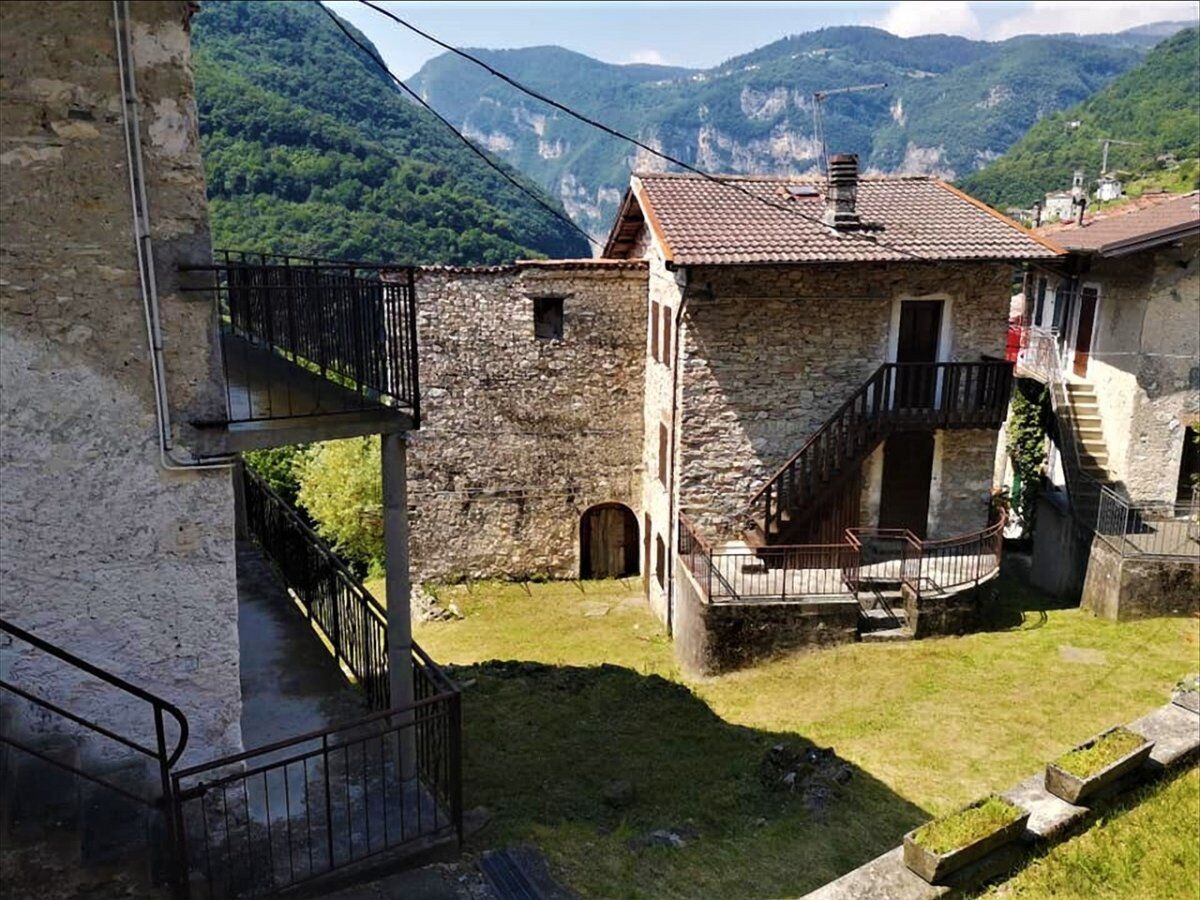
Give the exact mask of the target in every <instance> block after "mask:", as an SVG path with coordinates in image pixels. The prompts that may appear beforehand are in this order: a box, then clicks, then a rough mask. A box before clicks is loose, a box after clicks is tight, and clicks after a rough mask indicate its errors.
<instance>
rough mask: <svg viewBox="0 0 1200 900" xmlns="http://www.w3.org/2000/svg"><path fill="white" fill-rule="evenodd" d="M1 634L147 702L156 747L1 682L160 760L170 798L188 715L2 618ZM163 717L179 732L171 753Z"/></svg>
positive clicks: (12, 740)
mask: <svg viewBox="0 0 1200 900" xmlns="http://www.w3.org/2000/svg"><path fill="white" fill-rule="evenodd" d="M0 631H3V632H5V633H6V634H10V635H12V636H13V637H15V638H16V639H17V640H20V641H22V642H23V643H26V644H28V645H30V646H31V647H34V648H35V649H37V650H40V651H42V652H43V653H46V654H49V655H50V656H53V657H54V658H56V659H59V660H61V661H62V662H65V663H67V664H68V665H69V666H71V667H73V668H75V669H78V670H79V671H80V672H84V673H86V674H88V675H91V676H92V677H93V678H97V679H99V680H100V681H103V682H105V683H106V684H109V685H112V686H113V687H115V688H117V689H118V690H120V691H122V692H124V693H126V694H129V695H130V696H132V697H135V698H137V699H138V700H142V701H144V702H145V703H148V704H150V707H151V708H152V709H153V711H154V731H155V743H154V746H148V745H146V744H143V743H140V742H139V741H136V740H134V739H133V738H129V737H126V736H124V735H121V734H118V733H117V732H115V731H113V730H112V729H110V728H106V727H105V726H103V725H100V724H99V723H98V722H94V721H92V720H91V719H88V718H87V717H86V716H83V715H81V714H79V713H74V712H71V711H70V710H68V709H66V708H65V707H63V706H61V705H59V704H57V703H54V702H52V701H50V700H47V699H45V698H44V697H39V696H37V695H36V694H33V693H32V692H31V691H29V690H27V689H25V688H22V687H19V686H17V685H15V684H12V683H11V682H9V681H0V688H3V689H4V690H7V691H10V692H11V693H13V694H16V695H17V696H19V697H21V698H23V699H24V700H26V701H28V702H30V703H33V704H34V705H36V706H40V707H41V708H43V709H46V710H49V711H50V712H52V713H54V714H56V715H60V716H63V717H64V718H66V719H67V720H68V721H71V722H74V723H75V724H76V725H79V726H81V727H83V728H86V729H88V730H89V731H92V732H94V733H96V734H99V735H101V736H102V737H105V738H107V739H109V740H113V741H115V742H117V743H119V744H121V745H122V746H125V747H128V748H129V749H131V750H134V751H136V752H138V753H141V754H143V755H145V756H148V757H150V758H151V759H154V760H155V761H157V763H158V769H159V778H160V780H161V784H162V789H163V794H162V796H163V798H164V799H166V798H169V797H170V792H171V782H170V772H171V768H172V767H173V766H174V765H175V763H177V762H178V761H179V758H180V757H181V756H182V755H183V751H184V749H185V748H186V747H187V741H188V720H187V716H185V715H184V714H183V712H182V711H181V710H180V709H179V707H177V706H176V705H175V704H173V703H171V702H170V701H168V700H164V699H163V698H162V697H159V696H158V695H157V694H154V693H151V692H150V691H148V690H146V689H145V688H141V687H138V686H137V685H136V684H132V683H131V682H129V681H126V680H125V679H124V678H121V677H120V676H119V675H114V674H113V673H111V672H108V671H106V670H104V669H102V668H100V667H99V666H97V665H95V664H93V663H90V662H88V661H87V660H85V659H83V658H81V657H79V656H76V655H75V654H74V653H71V652H69V651H67V650H64V649H62V648H61V647H57V646H55V645H54V644H51V643H50V642H49V641H46V640H44V639H42V638H40V637H38V636H37V635H35V634H32V633H31V632H29V631H26V630H25V629H24V628H21V627H20V626H18V625H14V624H13V623H12V622H9V621H7V620H4V619H0ZM164 716H170V717H171V718H172V719H174V720H175V725H176V728H177V729H178V738H177V740H176V743H175V746H174V748H173V749H171V750H168V748H167V738H166V724H165V720H164ZM0 741H3V742H7V743H10V744H13V745H14V746H17V747H20V748H21V749H22V750H25V751H27V752H30V753H33V754H34V755H36V756H39V757H41V758H43V759H46V760H47V761H48V762H51V763H53V764H55V765H58V766H59V767H61V768H65V769H68V770H69V771H72V772H74V773H75V774H77V775H80V776H82V777H84V778H87V779H88V780H90V781H93V782H95V783H97V784H100V785H103V786H104V787H107V788H111V789H112V790H114V791H117V792H118V793H121V794H124V795H126V796H128V797H132V798H133V799H136V800H138V801H139V802H145V803H151V801H149V800H147V799H146V798H145V797H136V796H134V795H132V794H131V793H129V792H128V791H127V790H125V789H124V788H122V787H121V786H119V785H116V784H113V783H111V782H109V781H107V780H105V779H103V778H100V777H99V776H96V775H92V774H90V773H88V772H85V771H82V770H80V769H77V768H75V767H73V766H70V765H68V764H66V763H64V762H62V761H60V760H54V759H51V758H49V757H46V756H44V755H43V754H41V753H39V752H38V751H37V750H36V749H34V748H32V747H29V746H26V745H25V744H24V743H23V742H21V741H18V740H17V739H15V738H13V737H12V736H6V735H3V734H0ZM151 805H153V804H151Z"/></svg>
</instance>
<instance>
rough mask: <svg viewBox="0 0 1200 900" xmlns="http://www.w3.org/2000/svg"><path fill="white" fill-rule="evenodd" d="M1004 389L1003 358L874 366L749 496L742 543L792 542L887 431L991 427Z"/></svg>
mask: <svg viewBox="0 0 1200 900" xmlns="http://www.w3.org/2000/svg"><path fill="white" fill-rule="evenodd" d="M1011 390H1012V363H1010V362H1007V361H1004V360H994V361H993V360H983V361H980V362H948V363H885V364H883V365H881V366H880V367H879V368H878V369H876V370H875V372H874V374H872V375H871V377H870V378H868V379H867V380H866V381H865V382H863V384H862V385H860V386H859V388H858V389H857V390H856V391H855V392H854V393H853V394H851V395H850V397H849V398H848V399H847V400H846V401H845V402H844V403H843V404H842V405H841V406H839V407H838V408H837V410H835V411H834V413H833V414H832V415H831V416H830V417H829V418H828V419H826V420H825V422H824V423H823V424H822V425H821V427H820V428H819V429H817V431H816V432H815V433H814V434H813V435H812V436H811V437H810V438H809V439H808V440H807V441H806V442H805V443H804V445H803V446H802V447H801V448H800V449H799V450H798V451H797V452H796V453H795V454H794V455H793V456H792V457H791V458H790V459H788V461H787V462H785V463H784V464H783V465H782V466H781V467H780V468H779V469H778V470H777V471H776V472H775V473H774V474H773V475H772V476H771V477H770V478H769V479H768V480H767V482H766V483H765V484H764V485H763V486H762V487H761V488H760V489H759V490H758V492H757V493H755V495H754V497H753V499H752V500H751V502H750V505H749V508H748V509H747V515H746V520H747V521H746V540H747V543H749V544H751V545H752V546H755V547H762V546H766V545H779V544H788V543H796V542H797V541H796V536H797V535H798V534H802V533H803V528H804V526H805V525H806V524H807V523H809V522H811V521H813V519H814V517H815V516H817V515H820V514H823V513H824V512H825V511H826V510H827V509H828V507H829V505H830V502H831V501H832V500H834V499H835V498H836V497H837V496H838V494H839V491H843V490H845V488H846V486H847V484H848V483H849V482H850V481H851V480H852V479H853V478H854V477H855V476H856V475H857V474H858V472H859V471H860V469H861V467H862V464H863V462H864V461H865V460H866V459H867V457H868V456H870V454H871V453H872V452H873V451H874V450H875V448H876V447H878V446H879V445H880V444H881V443H882V442H883V441H884V440H885V439H886V438H887V436H888V435H889V434H892V433H894V432H897V431H928V430H935V429H945V428H999V427H1000V425H1001V424H1002V423H1003V421H1004V418H1005V415H1006V412H1007V409H1008V400H1009V395H1010V393H1011ZM1083 399H1084V398H1083V397H1082V396H1081V397H1080V400H1083ZM847 524H851V525H856V524H858V523H857V522H854V523H847Z"/></svg>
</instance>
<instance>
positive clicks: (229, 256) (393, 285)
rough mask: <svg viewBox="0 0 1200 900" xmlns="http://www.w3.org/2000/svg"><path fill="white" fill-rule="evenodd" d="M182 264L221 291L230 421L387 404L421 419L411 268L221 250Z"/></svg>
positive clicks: (218, 298)
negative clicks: (206, 259) (209, 259)
mask: <svg viewBox="0 0 1200 900" xmlns="http://www.w3.org/2000/svg"><path fill="white" fill-rule="evenodd" d="M186 270H187V271H192V272H207V273H211V275H212V277H213V280H212V282H211V283H210V284H209V285H207V286H206V287H204V288H196V289H197V290H213V291H215V294H216V302H217V319H218V321H219V323H220V327H221V333H222V349H223V361H224V367H225V382H226V388H227V400H228V404H229V407H228V409H229V421H230V422H252V421H262V420H270V419H280V418H293V417H305V416H316V415H328V414H333V413H341V412H347V411H351V410H355V409H366V408H376V407H389V408H395V409H397V410H401V411H404V412H406V413H408V414H409V415H411V416H412V418H413V420H414V427H416V426H417V425H418V424H419V420H420V386H419V383H418V368H417V324H416V323H417V320H416V302H415V287H414V270H413V269H412V268H409V267H399V266H378V265H369V264H364V263H350V262H338V261H333V260H324V259H316V258H311V257H299V256H281V255H271V254H259V253H246V252H240V251H231V250H217V251H214V261H213V264H212V265H211V266H190V267H186ZM385 271H387V272H390V273H392V276H391V277H389V278H387V279H385V278H382V277H381V274H382V273H383V272H385ZM289 366H291V367H298V368H299V369H301V370H303V373H307V375H308V376H310V377H309V378H308V379H305V378H304V377H303V374H301V375H300V376H299V377H298V375H297V373H296V372H295V371H294V368H293V369H289V368H288V367H289ZM318 379H319V380H323V381H325V382H327V383H328V384H327V386H325V387H322V385H321V384H320V381H319V380H318ZM335 388H336V389H335Z"/></svg>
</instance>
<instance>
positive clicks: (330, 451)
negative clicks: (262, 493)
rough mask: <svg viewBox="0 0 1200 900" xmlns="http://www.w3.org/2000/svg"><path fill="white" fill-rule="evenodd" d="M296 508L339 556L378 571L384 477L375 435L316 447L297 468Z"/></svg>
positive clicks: (381, 564)
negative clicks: (331, 545)
mask: <svg viewBox="0 0 1200 900" xmlns="http://www.w3.org/2000/svg"><path fill="white" fill-rule="evenodd" d="M298 475H299V482H300V490H299V493H298V495H297V497H296V499H297V501H298V502H299V504H300V506H302V507H303V508H304V509H305V510H307V512H308V514H309V515H310V516H311V517H312V519H313V521H314V522H316V528H317V532H318V533H319V534H320V535H321V536H322V537H323V538H325V539H326V540H327V541H329V542H330V543H331V544H333V546H334V549H335V550H337V551H338V553H340V554H342V555H344V556H346V557H348V558H349V559H350V560H351V561H353V562H356V563H360V564H362V565H365V566H367V567H368V568H370V569H373V570H379V569H382V566H383V561H384V550H383V517H382V510H383V474H382V472H381V470H380V459H379V438H378V436H373V437H364V438H350V439H349V440H344V441H329V442H327V443H324V444H317V445H315V446H314V447H313V448H312V450H311V451H310V452H309V453H308V454H306V455H305V457H304V459H303V461H302V462H301V464H300V466H299V469H298Z"/></svg>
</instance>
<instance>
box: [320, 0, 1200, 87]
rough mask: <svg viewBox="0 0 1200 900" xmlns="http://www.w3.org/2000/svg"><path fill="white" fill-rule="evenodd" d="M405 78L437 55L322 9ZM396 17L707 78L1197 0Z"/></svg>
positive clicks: (1090, 25) (490, 39) (507, 11)
mask: <svg viewBox="0 0 1200 900" xmlns="http://www.w3.org/2000/svg"><path fill="white" fill-rule="evenodd" d="M327 3H328V5H329V6H330V7H331V8H333V9H334V10H335V11H336V12H337V13H338V14H339V15H341V16H343V17H344V18H346V19H348V20H349V21H351V22H353V23H354V24H355V25H356V26H358V27H359V28H360V29H362V31H363V32H364V33H365V34H366V35H367V36H368V37H370V38H371V40H372V41H374V42H375V44H376V45H377V46H378V47H379V48H380V51H381V52H382V53H383V56H384V59H385V60H386V61H387V62H388V64H389V65H390V66H391V67H392V69H393V71H395V72H396V74H398V75H400V76H401V77H403V78H407V77H408V76H409V75H412V74H413V73H414V72H416V71H417V70H418V69H419V68H420V67H421V65H422V64H423V63H424V62H425V61H426V60H428V59H430V58H432V57H433V56H436V55H437V54H438V52H440V51H439V50H438V48H437V47H435V46H433V45H431V44H428V43H427V42H425V41H424V40H422V39H421V38H419V37H416V36H415V35H412V34H410V33H409V32H407V31H406V30H404V29H402V28H401V27H400V26H398V25H396V24H395V23H393V22H391V21H389V20H388V19H385V18H384V17H382V16H380V15H379V14H378V13H376V12H374V11H373V10H371V9H369V8H367V7H364V6H362V5H360V4H359V3H357V2H355V0H327ZM381 5H383V6H386V7H388V8H389V9H391V10H392V11H394V12H395V13H396V14H397V15H399V16H401V17H403V18H405V19H407V20H409V21H411V22H412V23H413V24H414V25H417V26H419V27H421V28H423V29H425V30H427V31H429V32H431V33H433V34H435V35H437V36H438V37H440V38H442V39H443V40H445V41H447V42H448V43H451V44H454V45H456V46H460V47H490V48H509V47H531V46H537V45H539V44H558V45H559V46H562V47H567V48H568V49H571V50H577V51H579V52H580V53H586V54H587V55H589V56H593V57H596V58H597V59H603V60H606V61H608V62H615V63H627V62H658V63H666V64H670V65H680V66H692V67H696V68H706V67H708V66H713V65H716V64H717V63H720V62H721V61H723V60H725V59H728V58H729V57H731V56H736V55H738V54H739V53H745V52H746V51H748V50H752V49H754V48H755V47H760V46H762V45H763V44H767V43H770V42H771V41H774V40H777V39H779V38H781V37H783V36H784V35H787V34H796V33H799V32H802V31H812V30H813V29H816V28H822V27H824V26H826V25H875V26H878V27H881V28H886V29H887V30H888V31H891V32H892V33H894V34H901V35H905V36H908V35H914V34H935V33H946V34H961V35H964V36H966V37H971V38H982V39H985V40H994V39H1000V38H1006V37H1011V36H1012V35H1014V34H1046V33H1054V32H1061V31H1076V32H1087V33H1097V32H1108V31H1120V30H1122V29H1124V28H1129V27H1131V26H1133V25H1140V24H1144V23H1146V22H1154V21H1160V20H1163V19H1182V20H1192V21H1195V20H1196V18H1197V16H1198V15H1200V13H1198V9H1200V4H1198V3H1197V2H1196V0H1163V2H1145V0H1144V2H1126V0H1097V2H1044V0H1039V2H963V0H959V2H939V0H929V2H921V0H906V2H856V3H794V2H792V3H788V2H778V3H764V2H742V3H729V2H686V3H685V2H674V3H672V2H642V3H635V2H579V3H566V2H544V0H543V2H520V3H506V2H499V0H496V2H461V3H455V2H428V0H425V2H402V0H382V2H381Z"/></svg>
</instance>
